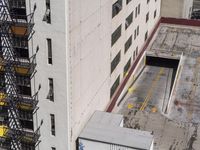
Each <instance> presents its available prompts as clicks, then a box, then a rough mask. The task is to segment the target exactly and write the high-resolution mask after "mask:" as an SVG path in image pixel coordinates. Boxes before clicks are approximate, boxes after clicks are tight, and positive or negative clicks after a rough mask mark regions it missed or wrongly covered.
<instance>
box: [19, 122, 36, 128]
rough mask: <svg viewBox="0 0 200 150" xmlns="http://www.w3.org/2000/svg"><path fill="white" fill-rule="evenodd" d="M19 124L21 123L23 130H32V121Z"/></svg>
mask: <svg viewBox="0 0 200 150" xmlns="http://www.w3.org/2000/svg"><path fill="white" fill-rule="evenodd" d="M20 123H21V125H22V127H23V128H26V129H31V130H33V121H28V120H20Z"/></svg>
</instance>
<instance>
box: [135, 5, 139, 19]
mask: <svg viewBox="0 0 200 150" xmlns="http://www.w3.org/2000/svg"><path fill="white" fill-rule="evenodd" d="M137 13H138V8H137V7H136V8H135V18H137Z"/></svg>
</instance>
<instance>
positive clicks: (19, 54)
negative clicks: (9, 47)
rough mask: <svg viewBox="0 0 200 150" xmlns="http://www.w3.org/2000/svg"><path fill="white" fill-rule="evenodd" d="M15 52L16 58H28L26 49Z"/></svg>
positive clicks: (18, 49) (17, 49) (16, 49)
mask: <svg viewBox="0 0 200 150" xmlns="http://www.w3.org/2000/svg"><path fill="white" fill-rule="evenodd" d="M15 51H16V55H17V57H19V58H25V59H28V58H29V52H28V49H25V48H15Z"/></svg>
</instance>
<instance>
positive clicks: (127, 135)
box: [79, 111, 153, 150]
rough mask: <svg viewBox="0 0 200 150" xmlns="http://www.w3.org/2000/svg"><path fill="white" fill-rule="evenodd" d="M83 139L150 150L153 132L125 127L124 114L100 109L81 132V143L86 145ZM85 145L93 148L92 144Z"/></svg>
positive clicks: (89, 148)
mask: <svg viewBox="0 0 200 150" xmlns="http://www.w3.org/2000/svg"><path fill="white" fill-rule="evenodd" d="M83 140H88V141H94V142H100V143H107V144H108V145H116V146H117V145H118V146H124V147H127V148H132V149H144V150H150V149H151V148H152V145H153V135H151V132H146V131H138V130H134V129H129V128H123V116H122V115H118V114H111V113H106V112H99V111H97V112H95V113H94V115H93V116H92V117H91V119H90V120H89V122H88V123H87V125H86V126H85V128H84V129H83V131H82V132H81V134H80V136H79V143H80V142H81V143H82V144H83V145H84V141H83ZM84 147H85V149H87V150H92V148H91V145H90V144H88V145H87V144H85V145H84ZM93 148H94V147H93ZM95 149H98V147H95Z"/></svg>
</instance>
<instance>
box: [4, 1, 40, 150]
mask: <svg viewBox="0 0 200 150" xmlns="http://www.w3.org/2000/svg"><path fill="white" fill-rule="evenodd" d="M35 8H36V7H34V10H33V13H31V14H29V15H27V14H26V12H27V11H26V3H25V0H0V149H5V150H34V149H35V147H36V146H37V144H38V143H39V136H40V134H39V129H36V130H34V127H33V115H34V113H35V112H36V111H37V109H38V107H37V103H38V92H36V93H35V94H33V93H31V79H32V77H33V76H34V74H35V67H36V61H35V57H36V54H34V55H33V56H31V57H29V49H28V41H29V40H30V39H31V38H32V35H33V33H34V31H33V26H34V23H33V16H34V11H35Z"/></svg>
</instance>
